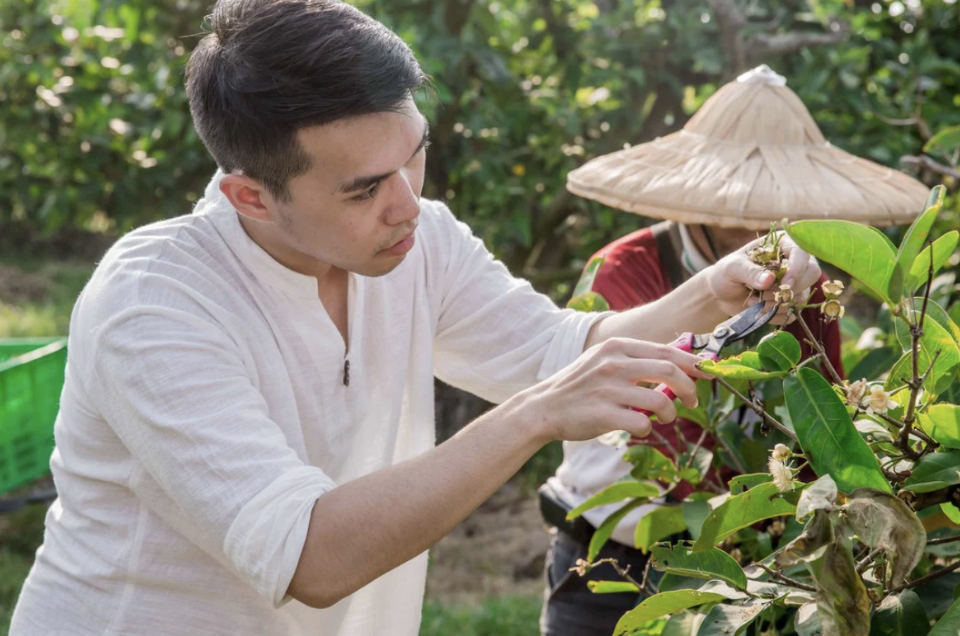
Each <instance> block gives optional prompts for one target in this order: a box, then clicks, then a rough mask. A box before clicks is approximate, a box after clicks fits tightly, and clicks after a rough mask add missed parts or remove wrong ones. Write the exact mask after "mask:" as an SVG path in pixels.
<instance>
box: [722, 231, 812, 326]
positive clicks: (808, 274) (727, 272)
mask: <svg viewBox="0 0 960 636" xmlns="http://www.w3.org/2000/svg"><path fill="white" fill-rule="evenodd" d="M761 240H762V239H756V240H755V241H752V242H750V243H748V244H747V245H746V246H744V247H742V248H740V249H739V250H737V251H735V252H732V253H730V254H728V255H727V256H725V257H724V258H722V259H721V260H720V261H718V262H717V263H716V264H715V265H713V266H712V267H709V268H707V269H706V270H704V272H703V273H704V274H705V275H706V282H707V288H708V289H709V290H710V293H711V294H712V295H713V297H714V298H715V300H716V302H717V305H718V306H719V307H720V309H721V310H722V311H723V312H724V313H725V314H727V315H729V316H733V315H734V314H737V313H740V312H741V311H743V310H744V309H745V308H746V307H747V304H748V302H747V301H748V300H749V296H750V294H751V290H754V291H756V292H760V293H761V295H762V297H763V300H764V301H767V302H773V293H774V292H775V291H776V285H775V281H776V276H775V274H774V273H773V272H771V271H769V270H766V269H764V268H763V267H761V266H760V265H757V264H756V263H754V262H753V261H752V260H751V259H750V257H749V256H748V255H747V254H748V253H749V252H750V250H751V249H753V248H754V247H756V246H757V245H758V244H759V243H760V241H761ZM780 248H781V249H782V250H783V253H784V255H785V256H786V257H787V262H788V265H787V271H786V273H785V274H784V276H783V280H782V282H781V284H783V285H790V286H791V287H792V288H793V292H794V294H795V295H796V296H797V297H798V298H801V299H802V298H805V297H806V295H807V294H808V290H809V288H810V287H811V286H812V285H813V284H814V283H816V282H817V281H818V280H819V279H820V274H821V272H820V264H819V263H817V259H815V258H813V257H812V256H810V255H809V254H807V253H806V252H804V251H803V250H802V249H800V248H799V247H798V246H797V244H796V243H794V242H793V239H791V238H790V237H789V236H786V235H784V236H783V237H782V238H781V239H780ZM778 318H779V319H780V320H783V318H784V317H783V316H778Z"/></svg>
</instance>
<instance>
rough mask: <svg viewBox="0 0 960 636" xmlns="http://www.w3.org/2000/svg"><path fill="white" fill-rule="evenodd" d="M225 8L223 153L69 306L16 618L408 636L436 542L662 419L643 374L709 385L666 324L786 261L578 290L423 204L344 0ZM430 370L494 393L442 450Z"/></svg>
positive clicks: (414, 143)
mask: <svg viewBox="0 0 960 636" xmlns="http://www.w3.org/2000/svg"><path fill="white" fill-rule="evenodd" d="M212 30H213V33H211V34H210V35H208V36H207V37H205V38H204V39H203V40H202V41H201V42H200V44H199V45H198V47H197V49H196V50H195V52H194V53H193V54H192V56H191V59H190V63H189V66H188V69H187V90H188V93H189V97H190V105H191V112H192V115H193V119H194V124H195V126H196V128H197V130H198V132H199V133H200V136H201V137H202V139H203V141H204V143H205V144H206V146H207V148H208V149H209V151H210V153H211V154H212V155H213V157H214V158H215V159H216V161H217V164H218V165H219V167H220V169H221V172H222V174H218V176H217V177H216V178H215V179H214V180H213V181H212V182H211V184H210V186H209V187H208V188H207V190H206V192H205V195H204V198H203V199H202V200H201V202H200V203H199V204H198V205H197V208H196V210H195V211H194V214H193V215H190V216H185V217H180V218H177V219H172V220H169V221H165V222H161V223H156V224H154V225H150V226H147V227H144V228H141V229H140V230H138V231H135V232H132V233H131V234H129V235H127V236H126V237H124V238H123V239H122V240H121V241H119V242H118V243H117V245H116V246H114V248H113V249H112V250H111V251H110V253H109V254H108V255H107V256H106V257H105V258H104V260H103V262H102V263H101V264H100V266H99V267H98V269H97V271H96V272H95V274H94V276H93V278H92V279H91V281H90V283H89V284H88V285H87V287H86V289H85V290H84V292H83V294H82V295H81V297H80V299H79V300H78V302H77V306H76V309H75V311H74V314H73V317H72V321H71V327H70V342H69V346H70V359H69V362H68V368H67V380H66V384H65V386H64V393H63V398H62V404H61V413H60V417H59V419H58V422H57V425H56V436H57V451H56V452H55V453H54V456H53V459H52V460H51V465H52V469H53V473H54V478H55V480H56V483H57V488H58V491H59V493H60V499H59V500H58V502H56V503H55V504H54V505H53V507H52V508H51V510H50V513H49V515H48V517H47V528H46V535H45V541H44V545H43V547H42V548H41V549H40V550H39V551H38V554H37V561H36V564H35V565H34V568H33V569H32V571H31V573H30V576H29V578H28V580H27V582H26V584H25V586H24V591H23V593H22V595H21V598H20V600H19V602H18V606H17V609H16V612H15V615H14V619H13V626H12V632H11V633H12V634H13V635H14V636H28V635H29V636H36V635H41V634H71V635H72V636H85V635H87V634H89V635H91V636H92V635H94V634H96V635H97V636H100V635H102V634H138V635H155V634H177V635H181V634H204V635H216V634H250V635H257V636H261V635H271V636H272V635H283V636H287V635H301V634H323V635H325V636H327V635H361V634H399V635H413V634H416V632H417V629H418V625H419V620H420V608H421V603H422V597H423V590H424V579H425V576H426V550H427V549H428V548H429V547H430V546H431V545H433V544H434V543H435V542H437V541H438V540H439V539H440V538H441V537H443V536H444V535H445V534H446V533H447V532H449V531H450V530H451V529H452V528H453V527H454V526H456V525H457V523H459V522H460V521H461V520H462V519H464V518H465V517H466V516H467V515H468V514H470V512H471V511H472V510H474V509H475V508H476V507H477V506H478V505H479V504H480V503H481V502H483V501H484V500H485V499H486V498H487V497H488V496H489V495H490V494H491V493H493V492H494V491H495V490H496V489H497V488H498V487H499V486H500V485H501V484H503V483H504V482H505V481H506V480H507V479H508V478H509V477H510V476H511V475H512V474H513V473H514V472H515V471H516V470H517V469H518V468H519V467H520V466H522V465H523V463H524V461H525V460H526V459H527V458H529V457H530V456H531V455H532V454H533V453H534V452H536V450H537V449H538V448H540V447H541V446H542V445H543V444H545V443H547V442H549V441H551V440H555V439H563V440H585V439H592V438H594V437H596V436H598V435H600V434H603V433H605V432H607V431H611V430H616V429H625V430H628V431H631V432H632V433H634V434H636V435H641V436H642V435H645V434H647V433H648V432H649V429H650V421H649V420H648V419H647V418H646V417H645V416H644V415H642V414H640V413H638V412H636V411H634V410H632V409H631V407H632V408H647V409H652V410H653V412H655V413H656V414H657V416H658V417H659V418H660V419H662V420H663V421H671V420H673V419H674V417H675V415H676V409H675V407H674V405H673V404H672V403H671V402H670V401H669V400H667V399H666V398H665V397H664V396H663V395H661V394H659V393H656V392H654V391H652V390H649V389H645V388H641V387H639V386H638V382H654V383H655V382H666V383H667V384H668V385H669V386H670V387H672V388H673V390H674V391H675V392H676V393H677V395H678V396H680V399H681V400H682V401H683V402H684V403H685V404H687V405H691V406H692V405H693V404H694V403H695V401H696V397H695V388H694V383H693V381H692V380H691V379H690V377H688V376H693V377H702V376H700V374H699V373H698V372H697V371H696V369H695V367H694V364H695V363H696V361H697V358H696V357H694V356H692V355H687V354H684V353H683V352H679V351H677V350H673V349H671V348H669V347H664V346H661V345H656V344H652V343H651V342H648V341H647V340H656V341H664V340H667V339H668V338H670V337H672V335H673V334H674V332H675V331H676V330H677V329H695V330H702V329H704V328H707V327H708V326H710V325H712V324H713V323H714V322H716V321H719V320H721V319H723V318H724V317H725V316H726V315H729V314H732V313H736V312H737V311H739V310H740V309H742V307H743V303H744V299H745V298H746V295H747V289H746V287H747V286H748V285H749V286H751V287H754V288H758V289H768V288H769V287H770V285H771V284H772V276H770V275H769V273H767V272H763V271H762V270H761V269H760V268H758V267H756V266H755V265H753V264H752V263H751V262H750V261H749V259H747V258H746V256H745V255H744V252H743V251H740V252H738V253H736V254H734V255H732V256H731V257H730V258H727V259H724V260H722V261H721V262H719V263H718V264H717V265H716V266H714V267H711V268H709V269H708V270H706V271H704V272H703V273H702V274H700V275H699V276H695V277H693V278H692V279H691V281H690V282H689V283H688V284H686V285H684V287H683V289H681V290H679V291H680V293H678V294H674V295H670V296H668V297H666V298H664V299H663V301H661V302H658V303H653V304H651V305H649V306H647V307H643V308H640V309H638V310H636V311H632V312H625V313H622V314H604V315H599V316H589V315H585V314H578V313H575V312H572V311H561V310H559V309H557V308H556V307H555V306H554V305H553V304H552V303H551V302H550V301H549V300H548V299H546V298H545V297H543V296H541V295H539V294H536V293H535V292H534V291H533V290H532V289H531V288H530V286H529V285H528V284H527V283H525V282H523V281H520V280H517V279H515V278H512V277H511V276H510V275H509V273H508V272H507V271H506V269H505V268H504V267H503V266H502V265H501V264H500V263H498V262H496V261H495V260H494V259H493V258H492V257H491V255H490V254H489V252H487V250H486V249H485V248H484V246H483V243H482V242H481V241H479V240H478V239H476V238H475V237H474V236H472V234H471V233H470V231H469V229H468V228H467V227H466V226H464V225H463V224H460V223H458V222H457V221H456V220H455V219H454V218H453V216H452V215H451V213H450V212H449V210H447V209H446V208H445V207H444V206H443V205H442V204H440V203H437V202H432V201H423V200H421V199H420V190H421V186H422V184H423V175H424V153H425V149H426V145H427V138H428V135H427V124H426V122H425V120H424V118H423V117H422V115H420V113H419V112H418V111H417V109H416V106H415V105H414V102H413V100H412V97H411V94H412V92H413V91H415V90H416V89H417V88H418V87H419V86H420V85H421V84H422V82H423V74H422V72H421V70H420V67H419V66H418V64H417V62H416V60H415V58H414V57H413V54H412V53H411V52H410V51H409V49H408V48H407V47H406V45H405V44H404V43H403V42H402V41H401V40H400V39H399V38H398V37H397V36H396V35H394V34H393V33H391V32H390V31H388V30H387V29H386V28H384V27H383V26H382V25H380V24H379V23H377V22H375V21H374V20H372V19H370V18H368V17H366V16H364V15H363V14H362V13H360V12H359V11H357V10H356V9H354V8H352V7H350V6H349V5H346V4H343V3H340V2H335V1H333V0H238V1H233V2H220V3H219V4H218V5H217V6H216V8H215V9H214V13H213V17H212ZM788 249H789V252H790V258H791V264H790V268H789V271H788V273H787V276H788V277H790V278H792V279H793V280H794V282H795V284H796V286H797V288H798V289H799V288H804V287H806V286H809V285H810V284H811V283H812V282H813V281H815V280H816V279H817V277H818V276H819V268H818V266H817V264H816V262H815V261H813V260H812V259H810V258H809V257H808V256H807V255H806V254H804V253H803V252H802V251H800V250H799V249H797V248H796V247H795V246H793V245H790V246H789V248H788ZM689 303H697V305H698V306H699V307H700V308H701V311H700V312H699V313H697V314H692V313H688V312H686V311H685V309H686V307H687V306H688V304H689ZM680 316H683V317H684V318H683V319H681V318H679V317H680ZM644 339H645V340H644ZM434 375H437V376H438V377H440V378H442V379H444V380H445V381H447V382H449V383H451V384H453V385H456V386H459V387H462V388H465V389H468V390H470V391H472V392H474V393H477V394H478V395H480V396H482V397H484V398H487V399H489V400H493V401H496V402H501V403H502V404H501V405H500V406H499V407H498V408H496V409H493V410H492V411H490V412H489V413H488V414H486V415H484V416H483V417H481V418H479V419H478V420H476V421H475V422H473V423H472V424H470V425H469V426H467V427H466V428H465V429H464V430H463V431H461V432H460V433H459V434H458V435H456V436H455V437H454V438H453V439H451V440H449V441H447V442H445V443H444V444H442V445H441V446H439V447H437V448H433V445H434V440H433V430H434V422H433V377H434Z"/></svg>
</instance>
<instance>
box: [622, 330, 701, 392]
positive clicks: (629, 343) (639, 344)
mask: <svg viewBox="0 0 960 636" xmlns="http://www.w3.org/2000/svg"><path fill="white" fill-rule="evenodd" d="M617 344H618V345H619V346H620V347H621V348H620V351H621V352H622V353H623V354H624V355H626V356H627V357H629V358H633V359H636V360H650V361H654V360H659V361H664V362H669V363H671V364H673V365H675V367H679V370H680V371H682V372H683V373H682V375H683V376H690V377H693V378H699V379H709V378H710V377H711V376H709V375H707V374H706V373H704V372H703V371H701V370H700V369H698V368H697V364H698V363H699V362H702V361H703V360H702V359H701V358H699V357H698V356H696V355H695V354H693V353H689V352H687V351H684V350H683V349H678V348H677V347H673V346H671V345H667V344H658V343H656V342H648V341H646V340H630V339H628V338H624V339H622V340H621V342H619V343H617ZM638 379H644V378H638ZM647 381H656V382H665V380H664V379H662V378H659V377H658V378H651V379H649V380H647Z"/></svg>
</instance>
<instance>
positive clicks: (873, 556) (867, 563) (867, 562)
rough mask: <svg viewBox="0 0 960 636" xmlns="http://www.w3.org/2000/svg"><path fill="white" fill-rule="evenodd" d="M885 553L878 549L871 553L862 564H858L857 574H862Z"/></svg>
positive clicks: (864, 558)
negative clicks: (878, 556)
mask: <svg viewBox="0 0 960 636" xmlns="http://www.w3.org/2000/svg"><path fill="white" fill-rule="evenodd" d="M881 552H883V548H876V549H874V550H872V551H871V552H870V554H868V555H867V556H865V557H863V560H862V561H860V563H857V574H860V573H861V572H863V571H864V570H866V569H867V568H868V567H870V564H871V563H873V560H874V559H876V558H877V555H878V554H880V553H881Z"/></svg>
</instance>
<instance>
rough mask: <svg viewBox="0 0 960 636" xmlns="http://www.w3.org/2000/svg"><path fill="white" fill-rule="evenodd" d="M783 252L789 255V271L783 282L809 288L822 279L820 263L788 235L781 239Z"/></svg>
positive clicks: (795, 286) (792, 285)
mask: <svg viewBox="0 0 960 636" xmlns="http://www.w3.org/2000/svg"><path fill="white" fill-rule="evenodd" d="M781 245H782V246H783V252H784V254H786V255H787V271H786V273H785V274H784V275H783V284H784V285H790V286H791V287H793V288H794V289H797V290H801V289H807V288H808V287H810V286H811V285H813V284H814V283H816V282H817V280H819V279H820V275H821V272H820V264H819V263H818V262H817V259H815V258H813V257H812V256H810V255H809V254H807V253H806V252H804V251H803V250H802V249H800V248H799V247H798V246H797V244H796V243H794V242H793V239H791V238H790V237H788V236H784V237H783V239H781Z"/></svg>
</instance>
